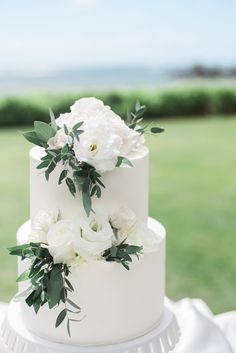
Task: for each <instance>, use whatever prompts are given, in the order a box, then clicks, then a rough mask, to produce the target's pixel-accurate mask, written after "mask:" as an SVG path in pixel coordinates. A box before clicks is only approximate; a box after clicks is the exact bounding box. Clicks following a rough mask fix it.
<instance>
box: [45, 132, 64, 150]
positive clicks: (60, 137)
mask: <svg viewBox="0 0 236 353" xmlns="http://www.w3.org/2000/svg"><path fill="white" fill-rule="evenodd" d="M67 143H68V136H67V135H66V134H65V131H64V129H63V128H61V129H60V130H58V131H57V132H56V134H55V136H53V137H51V138H50V139H49V140H48V142H47V144H48V147H49V148H50V149H53V150H56V149H59V148H62V147H64V146H65V145H66V144H67Z"/></svg>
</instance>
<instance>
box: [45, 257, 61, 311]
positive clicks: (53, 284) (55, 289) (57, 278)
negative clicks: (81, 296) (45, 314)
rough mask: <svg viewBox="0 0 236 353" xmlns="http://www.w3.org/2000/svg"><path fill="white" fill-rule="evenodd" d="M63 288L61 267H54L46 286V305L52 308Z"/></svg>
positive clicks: (58, 299) (57, 301)
mask: <svg viewBox="0 0 236 353" xmlns="http://www.w3.org/2000/svg"><path fill="white" fill-rule="evenodd" d="M62 288H63V277H62V274H61V266H60V265H59V264H58V265H54V266H53V268H52V270H51V273H50V279H49V282H48V286H47V294H48V305H49V308H50V309H51V308H53V307H54V306H55V305H57V304H58V303H59V301H60V295H61V289H62Z"/></svg>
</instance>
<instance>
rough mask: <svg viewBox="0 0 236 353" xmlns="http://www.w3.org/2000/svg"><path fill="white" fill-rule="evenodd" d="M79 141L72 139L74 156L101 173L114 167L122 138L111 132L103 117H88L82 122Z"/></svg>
mask: <svg viewBox="0 0 236 353" xmlns="http://www.w3.org/2000/svg"><path fill="white" fill-rule="evenodd" d="M83 130H84V132H83V133H82V134H81V135H80V141H77V140H75V141H74V147H73V148H74V152H75V156H76V158H77V159H78V160H79V161H83V162H86V163H88V164H90V165H92V166H93V167H94V168H95V169H96V170H97V171H98V172H100V173H103V172H106V171H110V170H112V169H114V168H115V166H116V163H117V157H118V156H119V155H120V149H121V145H122V139H121V137H120V136H119V135H117V134H116V133H114V132H113V130H112V129H111V127H110V126H109V124H108V123H107V121H106V120H104V119H99V118H98V117H96V115H95V116H93V117H90V119H88V120H87V121H86V122H84V124H83Z"/></svg>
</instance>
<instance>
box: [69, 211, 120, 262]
mask: <svg viewBox="0 0 236 353" xmlns="http://www.w3.org/2000/svg"><path fill="white" fill-rule="evenodd" d="M75 229H76V237H74V249H75V250H76V252H77V253H78V254H79V255H80V256H82V258H84V259H85V260H94V259H99V258H100V257H101V255H102V254H103V252H104V251H105V250H106V249H109V248H110V247H111V246H112V241H113V238H114V234H113V230H112V228H111V226H110V223H109V219H108V216H107V215H106V214H103V213H102V212H96V214H94V213H91V214H90V216H89V217H87V216H86V215H85V214H84V212H83V211H81V213H80V217H79V218H78V219H77V220H76V224H75Z"/></svg>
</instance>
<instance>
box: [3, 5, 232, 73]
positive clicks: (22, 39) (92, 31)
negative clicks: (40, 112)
mask: <svg viewBox="0 0 236 353" xmlns="http://www.w3.org/2000/svg"><path fill="white" fill-rule="evenodd" d="M235 17H236V1H234V0H197V1H191V0H161V1H160V0H145V1H140V0H136V1H134V0H116V1H115V0H40V1H39V0H38V1H35V0H33V1H32V0H1V3H0V72H6V71H7V72H11V71H18V72H23V71H29V72H33V73H35V74H36V75H37V74H42V73H47V72H50V71H51V70H58V69H63V68H74V67H84V66H86V67H91V66H94V67H98V66H102V67H107V66H109V67H110V66H114V65H115V66H152V67H166V66H170V67H173V66H174V67H176V66H185V65H190V64H193V63H204V64H215V65H218V64H219V65H233V64H236V24H235Z"/></svg>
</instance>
